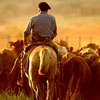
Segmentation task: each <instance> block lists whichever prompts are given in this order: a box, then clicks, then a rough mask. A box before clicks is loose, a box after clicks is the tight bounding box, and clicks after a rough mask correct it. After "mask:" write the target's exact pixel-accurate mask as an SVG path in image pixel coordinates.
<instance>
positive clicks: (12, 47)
mask: <svg viewBox="0 0 100 100" xmlns="http://www.w3.org/2000/svg"><path fill="white" fill-rule="evenodd" d="M8 43H9V48H10V49H14V48H15V46H14V42H12V41H9V42H8Z"/></svg>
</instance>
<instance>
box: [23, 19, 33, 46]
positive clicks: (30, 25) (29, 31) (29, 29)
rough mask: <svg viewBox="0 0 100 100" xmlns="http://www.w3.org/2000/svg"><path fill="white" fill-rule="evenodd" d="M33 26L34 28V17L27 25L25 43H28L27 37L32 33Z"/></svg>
mask: <svg viewBox="0 0 100 100" xmlns="http://www.w3.org/2000/svg"><path fill="white" fill-rule="evenodd" d="M31 28H32V18H31V19H30V21H29V24H28V25H27V28H26V30H25V31H24V45H27V38H28V35H29V34H30V33H31Z"/></svg>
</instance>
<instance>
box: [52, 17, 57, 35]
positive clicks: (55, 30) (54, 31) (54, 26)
mask: <svg viewBox="0 0 100 100" xmlns="http://www.w3.org/2000/svg"><path fill="white" fill-rule="evenodd" d="M53 28H54V29H53V33H54V37H55V36H56V35H57V25H56V20H55V18H54V22H53Z"/></svg>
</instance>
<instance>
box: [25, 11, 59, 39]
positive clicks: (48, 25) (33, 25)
mask: <svg viewBox="0 0 100 100" xmlns="http://www.w3.org/2000/svg"><path fill="white" fill-rule="evenodd" d="M30 29H32V36H33V37H40V38H49V39H50V40H52V39H53V38H54V37H55V36H56V34H57V33H56V21H55V18H54V17H53V16H52V15H50V14H47V13H46V12H41V13H40V14H37V15H35V16H33V17H32V18H31V20H30V23H29V25H28V27H27V29H26V31H25V32H24V34H29V33H30Z"/></svg>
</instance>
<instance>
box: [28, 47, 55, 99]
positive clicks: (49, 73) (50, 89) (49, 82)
mask: <svg viewBox="0 0 100 100" xmlns="http://www.w3.org/2000/svg"><path fill="white" fill-rule="evenodd" d="M56 74H57V54H56V52H55V51H54V50H53V49H52V48H51V47H49V46H45V45H41V46H37V47H36V48H35V49H33V51H32V52H31V54H30V56H29V83H30V84H29V85H30V87H31V88H32V90H33V91H34V93H35V97H36V100H53V97H54V89H55V78H56Z"/></svg>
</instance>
